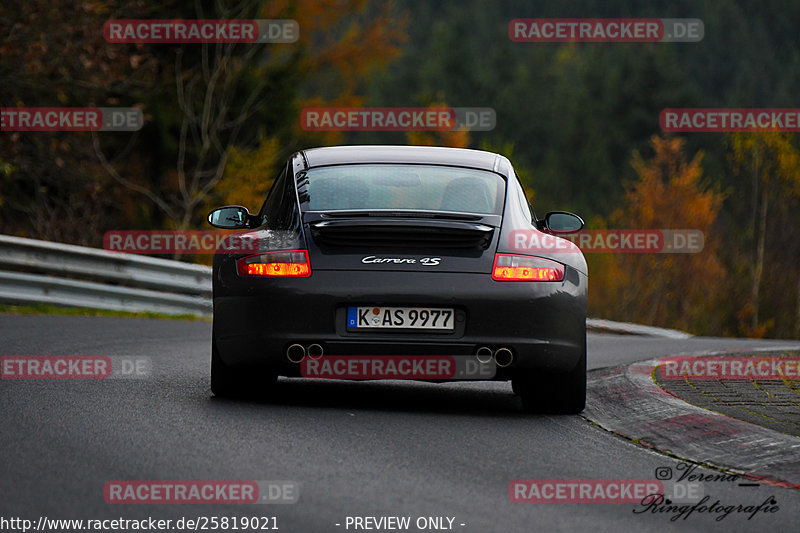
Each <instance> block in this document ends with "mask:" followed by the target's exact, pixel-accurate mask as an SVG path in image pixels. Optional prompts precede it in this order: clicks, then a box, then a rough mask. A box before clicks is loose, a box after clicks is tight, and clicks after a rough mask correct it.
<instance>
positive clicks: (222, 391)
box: [211, 338, 277, 398]
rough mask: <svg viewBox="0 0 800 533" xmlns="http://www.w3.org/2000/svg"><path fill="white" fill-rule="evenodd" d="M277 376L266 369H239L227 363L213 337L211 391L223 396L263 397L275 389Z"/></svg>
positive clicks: (215, 394)
mask: <svg viewBox="0 0 800 533" xmlns="http://www.w3.org/2000/svg"><path fill="white" fill-rule="evenodd" d="M276 381H277V376H276V375H275V373H274V372H270V371H268V370H265V369H250V368H248V369H244V370H239V369H235V368H231V367H230V366H228V365H226V364H225V363H224V362H223V361H222V358H221V357H220V355H219V350H218V349H217V343H216V341H215V340H214V339H213V338H212V339H211V392H213V393H214V396H219V397H221V398H261V397H265V396H267V395H268V394H269V393H270V392H272V391H273V389H274V385H275V382H276Z"/></svg>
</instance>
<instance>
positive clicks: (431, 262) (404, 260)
mask: <svg viewBox="0 0 800 533" xmlns="http://www.w3.org/2000/svg"><path fill="white" fill-rule="evenodd" d="M441 260H442V258H441V257H423V258H422V259H419V260H417V259H412V258H409V257H375V256H374V255H368V256H367V257H364V258H363V259H361V262H362V263H364V264H367V265H369V264H375V263H390V264H393V265H402V264H407V265H413V264H416V263H419V264H420V265H427V266H436V265H438V264H439V262H440V261H441Z"/></svg>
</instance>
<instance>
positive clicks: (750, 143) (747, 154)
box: [728, 132, 800, 337]
mask: <svg viewBox="0 0 800 533" xmlns="http://www.w3.org/2000/svg"><path fill="white" fill-rule="evenodd" d="M728 141H729V142H728V144H729V150H730V159H731V163H732V169H733V172H734V173H735V174H736V175H737V176H742V177H745V178H749V182H750V185H751V187H750V191H749V198H748V200H749V202H750V217H749V220H748V224H747V226H746V230H745V232H744V235H743V239H741V241H740V242H741V243H740V246H742V247H743V248H745V249H748V248H749V250H748V252H746V253H744V254H739V255H737V257H736V258H735V259H739V260H740V261H741V262H742V263H743V264H744V265H745V266H744V268H743V269H742V271H743V272H744V273H745V274H746V276H747V277H748V278H749V294H748V298H747V301H746V302H745V303H744V305H742V307H741V309H740V312H739V313H738V317H739V322H740V324H739V327H740V329H741V331H742V332H743V333H745V334H746V335H748V336H756V337H760V336H763V335H764V334H765V333H766V332H767V331H768V330H769V328H771V327H774V326H775V325H776V320H779V321H782V322H785V319H783V317H793V323H792V324H791V325H789V324H785V325H782V326H780V329H781V330H782V331H781V333H782V334H783V335H785V334H787V333H789V332H790V331H791V332H792V333H793V335H794V336H795V337H800V268H798V266H797V257H798V253H800V249H798V247H797V238H796V234H795V232H794V231H793V230H794V228H795V227H796V226H797V222H798V217H797V216H796V215H794V213H796V212H797V211H796V208H797V200H798V198H800V151H798V149H797V147H796V146H795V138H794V134H791V133H781V132H758V133H735V134H731V135H729V137H728ZM770 274H772V275H770ZM766 276H769V279H770V280H771V282H772V283H771V284H770V285H774V286H775V287H776V288H778V293H777V294H772V295H768V297H767V301H769V303H770V304H771V305H770V306H769V307H768V308H767V309H768V310H767V312H766V313H765V312H764V308H765V306H764V300H765V298H764V295H763V287H764V280H765V277H766ZM793 278H794V279H793ZM792 281H794V283H795V287H794V288H792V287H791V286H790V283H791V282H792ZM787 294H790V295H791V294H793V295H795V300H794V302H789V301H787V300H786V295H787ZM792 304H793V305H792ZM765 315H766V316H765Z"/></svg>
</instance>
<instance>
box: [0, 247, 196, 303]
mask: <svg viewBox="0 0 800 533" xmlns="http://www.w3.org/2000/svg"><path fill="white" fill-rule="evenodd" d="M0 302H5V303H17V304H54V305H66V306H77V307H91V308H93V309H107V310H113V311H131V312H143V311H149V312H155V313H165V314H171V315H175V314H192V315H196V316H210V315H211V269H210V268H209V267H205V266H201V265H191V264H187V263H181V262H179V261H170V260H168V259H156V258H152V257H144V256H139V255H132V254H124V253H116V252H107V251H105V250H100V249H97V248H87V247H84V246H74V245H71V244H61V243H54V242H47V241H39V240H34V239H25V238H22V237H12V236H9V235H0Z"/></svg>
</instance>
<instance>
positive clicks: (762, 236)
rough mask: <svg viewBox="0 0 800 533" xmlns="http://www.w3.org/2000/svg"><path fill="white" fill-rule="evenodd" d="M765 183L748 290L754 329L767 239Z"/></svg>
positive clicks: (756, 325) (767, 199) (766, 190)
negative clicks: (753, 266) (754, 261)
mask: <svg viewBox="0 0 800 533" xmlns="http://www.w3.org/2000/svg"><path fill="white" fill-rule="evenodd" d="M767 185H768V184H767V183H765V184H764V187H762V189H761V216H760V220H759V228H758V235H757V236H756V238H757V239H758V241H757V247H756V265H755V271H754V272H753V286H752V289H751V292H750V301H751V302H752V303H753V317H752V320H751V324H750V326H751V327H752V328H753V329H755V328H756V327H758V306H759V292H760V289H761V278H762V276H763V274H764V242H765V241H766V240H767V212H768V209H769V194H768V191H769V187H767Z"/></svg>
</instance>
